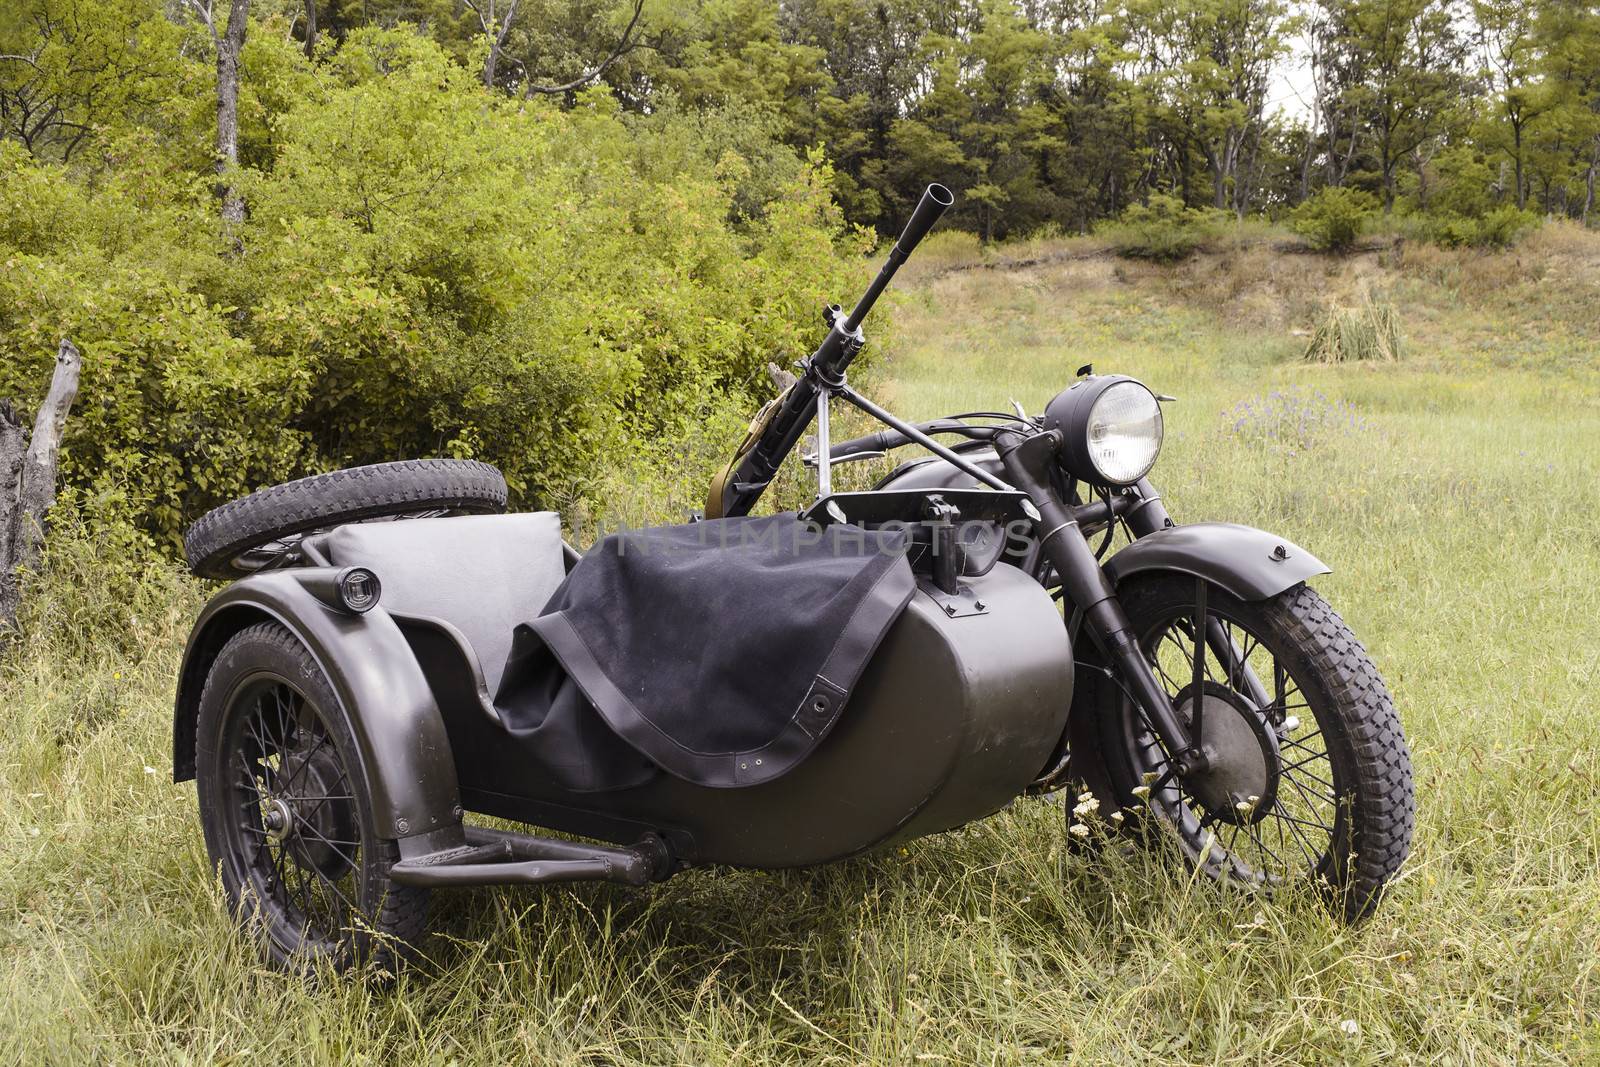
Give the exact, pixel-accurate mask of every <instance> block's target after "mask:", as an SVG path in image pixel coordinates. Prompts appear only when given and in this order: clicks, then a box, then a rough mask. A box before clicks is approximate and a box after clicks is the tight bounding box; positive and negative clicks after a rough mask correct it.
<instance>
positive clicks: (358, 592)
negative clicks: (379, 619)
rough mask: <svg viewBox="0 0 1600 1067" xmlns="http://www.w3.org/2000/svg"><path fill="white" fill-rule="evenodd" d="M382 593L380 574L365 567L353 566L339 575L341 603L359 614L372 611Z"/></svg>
mask: <svg viewBox="0 0 1600 1067" xmlns="http://www.w3.org/2000/svg"><path fill="white" fill-rule="evenodd" d="M382 593H383V586H382V584H380V583H379V581H378V576H377V575H376V574H373V573H372V572H371V571H369V570H367V569H366V568H365V567H351V568H350V569H349V570H347V571H345V572H344V573H343V574H341V575H339V603H341V604H343V605H344V606H345V609H346V610H348V611H353V612H355V613H356V614H357V615H360V614H362V613H363V612H366V611H371V610H372V607H373V605H375V604H377V602H378V597H379V596H381V595H382Z"/></svg>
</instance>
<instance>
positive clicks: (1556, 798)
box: [0, 241, 1600, 1065]
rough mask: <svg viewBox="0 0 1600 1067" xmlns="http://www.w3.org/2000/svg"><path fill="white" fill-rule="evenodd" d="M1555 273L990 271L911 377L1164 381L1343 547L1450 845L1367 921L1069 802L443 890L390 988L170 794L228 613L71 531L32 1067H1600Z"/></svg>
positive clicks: (1186, 501) (978, 278)
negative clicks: (902, 842)
mask: <svg viewBox="0 0 1600 1067" xmlns="http://www.w3.org/2000/svg"><path fill="white" fill-rule="evenodd" d="M1569 243H1572V242H1570V241H1569ZM1515 256H1517V257H1520V260H1519V261H1517V262H1515V263H1513V261H1512V257H1510V256H1503V257H1488V258H1484V257H1471V256H1466V255H1453V254H1452V255H1446V254H1443V253H1439V254H1435V253H1432V252H1429V253H1427V254H1425V255H1422V256H1421V257H1419V258H1417V259H1415V260H1408V261H1406V262H1403V263H1401V264H1399V265H1395V264H1389V265H1382V264H1377V263H1376V262H1375V261H1373V260H1372V259H1371V258H1370V257H1369V258H1368V259H1366V260H1357V261H1352V262H1349V263H1345V264H1343V265H1333V264H1331V263H1330V262H1329V261H1325V260H1322V259H1320V258H1318V257H1306V256H1285V257H1279V256H1274V255H1271V254H1269V253H1267V252H1265V251H1261V250H1256V251H1251V252H1248V253H1240V254H1239V255H1238V256H1235V257H1231V258H1230V257H1227V256H1224V257H1221V258H1215V257H1213V258H1208V259H1205V260H1202V261H1199V262H1197V263H1194V264H1190V265H1186V266H1184V267H1178V268H1155V267H1145V266H1137V267H1129V266H1128V265H1124V264H1117V263H1115V262H1113V261H1110V260H1108V259H1105V258H1103V257H1093V256H1090V257H1088V258H1073V257H1061V258H1058V259H1056V260H1051V261H1046V262H1043V263H1041V264H1040V265H1039V266H1037V267H1034V268H1029V269H1023V270H1013V271H1004V270H973V271H962V270H954V271H949V272H947V273H943V274H937V275H929V276H926V277H925V278H924V279H923V280H922V281H921V282H919V286H918V288H917V289H916V290H915V291H914V292H912V293H910V294H909V295H908V296H907V297H906V298H905V299H904V300H903V301H902V303H901V308H900V312H899V316H898V320H899V328H898V335H899V338H900V346H899V351H898V353H897V355H896V356H895V357H894V358H893V359H892V360H890V361H887V362H886V363H885V364H883V365H882V368H883V369H882V371H881V374H882V375H883V376H884V377H886V379H887V381H886V382H885V383H884V384H883V385H882V386H880V391H881V392H883V393H885V394H886V395H887V396H888V398H889V399H890V400H892V401H893V403H894V405H895V406H896V408H897V409H898V410H900V411H901V413H902V414H906V415H910V416H918V417H922V416H934V415H938V414H944V413H948V412H951V411H959V410H967V409H969V408H972V407H994V406H998V405H1003V404H1004V403H1005V402H1006V401H1007V400H1008V399H1009V398H1011V397H1015V398H1017V399H1018V400H1020V401H1022V402H1023V403H1025V404H1026V405H1028V406H1029V408H1030V409H1035V410H1037V409H1038V407H1039V406H1040V405H1042V404H1043V403H1044V402H1045V401H1046V400H1047V399H1048V398H1049V397H1050V396H1051V395H1052V394H1053V393H1054V392H1055V391H1057V390H1058V389H1059V388H1061V387H1062V386H1063V385H1064V384H1066V383H1067V382H1068V381H1069V380H1070V378H1071V375H1072V373H1073V371H1074V370H1075V369H1076V368H1077V367H1078V366H1079V365H1080V364H1083V363H1087V362H1091V361H1092V362H1093V363H1094V364H1095V366H1096V368H1097V369H1098V370H1102V371H1111V370H1117V371H1125V372H1128V373H1132V374H1135V375H1138V376H1140V377H1142V378H1144V379H1145V380H1147V381H1148V382H1150V384H1151V385H1152V386H1154V387H1155V388H1156V389H1157V390H1159V391H1163V392H1168V393H1172V394H1175V395H1177V396H1178V397H1179V400H1178V402H1177V403H1176V404H1173V405H1170V406H1168V408H1167V416H1168V446H1167V449H1166V452H1165V454H1164V456H1163V458H1162V460H1161V462H1160V464H1159V465H1158V467H1157V470H1156V474H1155V477H1156V479H1157V481H1158V484H1159V485H1160V487H1161V488H1162V490H1163V492H1164V494H1165V496H1166V499H1167V501H1168V503H1169V505H1170V507H1171V509H1172V510H1173V512H1174V514H1176V515H1177V516H1179V517H1180V518H1182V519H1185V520H1197V519H1226V520H1233V521H1241V522H1249V523H1253V524H1256V525H1260V526H1264V527H1266V528H1268V529H1272V530H1276V531H1279V532H1281V533H1282V534H1284V535H1285V536H1287V537H1290V538H1293V539H1294V540H1296V541H1298V542H1300V543H1301V544H1302V545H1304V546H1306V547H1307V548H1309V549H1311V550H1312V551H1314V552H1316V553H1317V554H1318V555H1320V556H1321V557H1322V558H1323V559H1324V560H1326V561H1327V562H1328V563H1329V564H1330V565H1332V566H1333V568H1334V573H1333V574H1332V575H1330V576H1329V577H1327V578H1325V579H1322V580H1320V581H1319V582H1318V585H1319V588H1321V589H1322V590H1323V591H1324V592H1325V593H1326V595H1327V596H1328V597H1329V598H1330V599H1331V600H1332V601H1333V603H1334V604H1335V606H1336V607H1337V608H1339V609H1340V610H1341V612H1342V613H1343V614H1344V615H1345V617H1346V618H1347V619H1348V620H1349V621H1350V623H1351V624H1352V626H1353V627H1354V629H1355V630H1356V632H1357V633H1358V634H1359V635H1360V636H1362V638H1363V639H1364V640H1365V641H1366V643H1367V645H1368V647H1369V649H1370V650H1371V652H1372V654H1373V655H1374V657H1375V658H1376V660H1377V662H1378V664H1379V667H1380V669H1381V670H1382V671H1383V673H1384V674H1385V676H1386V678H1387V679H1388V681H1389V683H1390V685H1391V687H1392V688H1393V690H1394V692H1395V697H1396V701H1397V703H1398V705H1399V707H1400V710H1401V714H1402V717H1403V719H1404V721H1405V724H1406V729H1407V731H1408V735H1409V737H1410V740H1411V743H1412V747H1413V754H1414V759H1415V764H1416V771H1417V795H1418V804H1419V813H1418V829H1417V838H1416V844H1415V848H1414V852H1413V856H1412V860H1411V862H1410V863H1409V864H1408V865H1407V868H1406V870H1405V872H1404V874H1403V876H1402V878H1401V879H1400V881H1399V883H1398V884H1397V885H1396V886H1395V889H1394V892H1393V894H1392V895H1391V897H1390V899H1388V900H1387V901H1386V902H1385V904H1384V906H1383V907H1382V908H1381V910H1380V911H1379V912H1378V914H1377V916H1376V918H1375V919H1373V920H1372V921H1371V922H1370V923H1368V924H1366V925H1365V926H1363V927H1361V928H1359V929H1353V930H1352V929H1345V928H1341V927H1339V926H1337V925H1335V924H1334V923H1332V922H1331V921H1330V920H1328V919H1327V918H1326V917H1324V916H1323V914H1322V913H1321V911H1320V910H1319V909H1318V908H1317V907H1316V905H1315V904H1314V902H1312V901H1310V900H1308V899H1305V898H1303V897H1298V896H1291V897H1289V898H1287V899H1282V900H1275V901H1273V902H1270V903H1263V902H1260V901H1257V900H1254V899H1251V898H1248V897H1243V896H1241V895H1239V894H1237V893H1229V892H1227V891H1224V890H1220V889H1217V888H1215V887H1212V886H1209V885H1205V884H1195V883H1194V882H1193V881H1192V880H1191V879H1190V878H1189V877H1188V876H1187V875H1185V874H1184V873H1183V871H1182V870H1181V869H1180V868H1179V867H1178V866H1177V865H1176V864H1175V863H1172V862H1170V861H1169V859H1168V858H1167V857H1165V856H1162V855H1154V856H1151V855H1127V854H1124V853H1122V852H1120V851H1118V850H1116V849H1103V850H1100V851H1099V852H1091V853H1087V854H1085V853H1076V852H1068V851H1067V850H1066V849H1065V848H1064V847H1063V833H1062V821H1063V820H1062V812H1061V809H1060V807H1059V806H1055V805H1052V804H1050V803H1047V802H1044V801H1034V800H1029V801H1023V802H1019V803H1018V804H1017V805H1016V806H1015V807H1014V808H1013V809H1012V810H1010V811H1009V812H1007V813H1005V814H1003V815H1000V816H997V817H995V818H993V819H990V820H988V821H986V822H983V823H981V824H978V825H974V826H971V827H968V828H967V829H965V830H963V831H960V832H958V833H954V834H948V835H944V836H941V837H937V838H931V839H927V840H924V841H920V842H917V843H915V844H913V845H912V846H910V847H909V848H907V849H905V850H903V851H895V852H893V853H890V854H887V855H882V856H876V857H873V858H870V859H866V860H862V861H858V862H852V863H847V864H842V865H838V866H835V867H831V868H827V869H822V870H816V871H806V872H787V873H778V874H766V873H754V872H744V873H728V872H714V871H695V872H690V873H688V874H686V875H684V876H682V877H680V878H678V879H675V880H673V881H671V882H668V883H665V884H663V885H661V886H658V887H654V888H652V889H650V890H648V891H642V892H640V891H630V890H622V889H616V888H612V887H576V888H571V889H553V890H548V891H533V890H513V891H505V890H498V891H481V892H477V891H474V892H460V893H456V894H451V895H443V894H441V895H438V896H436V898H435V900H436V907H435V928H436V929H437V930H438V931H439V933H438V935H437V936H436V937H434V938H433V939H432V940H431V941H430V943H429V944H428V945H427V946H426V950H427V953H428V955H429V957H430V959H431V961H432V962H431V963H430V964H429V965H427V966H426V967H424V968H422V969H421V970H419V971H418V972H415V973H413V974H410V975H408V976H407V977H406V978H405V979H403V980H402V981H401V983H400V984H399V985H398V986H397V987H396V988H393V989H385V988H382V987H378V986H374V985H371V984H366V983H362V982H357V981H338V980H333V979H327V978H324V979H321V980H316V981H304V980H298V979H293V978H287V977H283V976H280V975H276V974H272V973H269V972H266V971H264V970H263V969H261V968H260V967H259V966H258V965H257V964H256V962H255V961H254V958H253V957H252V955H251V954H250V952H249V951H248V949H246V948H245V947H243V946H241V945H240V944H239V943H238V942H237V941H236V939H235V938H234V937H233V936H232V933H231V930H230V927H229V924H228V922H227V919H226V917H225V915H224V913H223V911H222V908H221V905H220V903H219V901H218V897H217V893H216V891H215V888H214V886H213V884H212V881H211V878H210V876H209V875H208V873H207V871H206V863H205V859H204V852H203V848H202V845H201V842H200V836H199V829H198V824H197V820H196V817H195V810H194V807H195V805H194V797H193V791H192V787H187V786H185V787H181V788H180V787H174V786H173V785H172V784H171V783H170V781H169V780H168V770H169V756H168V752H169V736H168V731H169V714H170V711H169V708H170V696H171V690H172V679H173V675H174V671H175V668H176V664H177V660H178V655H179V650H180V646H181V641H182V638H183V636H184V634H185V632H186V628H187V624H188V620H189V619H190V618H191V617H192V612H193V611H194V609H195V607H196V604H197V602H198V600H197V593H196V591H195V590H194V589H193V588H192V587H190V586H189V585H188V584H187V583H186V582H183V581H181V580H177V579H174V578H171V577H169V576H163V575H159V574H158V575H152V576H149V577H147V579H146V581H145V583H144V585H143V586H141V587H139V589H137V590H135V591H134V592H131V593H130V592H128V591H126V590H111V591H106V590H102V589H99V588H97V586H96V583H95V582H94V581H93V574H94V566H95V560H94V553H95V551H96V549H95V546H93V545H92V544H87V543H82V542H71V543H70V544H68V548H67V549H66V550H63V553H62V555H63V558H64V560H65V562H64V563H62V564H61V565H60V566H59V567H58V573H56V574H54V575H53V576H52V577H51V579H50V580H49V582H48V583H47V584H46V585H45V586H44V588H43V590H42V591H41V592H40V594H39V597H38V598H37V599H36V600H35V602H34V606H33V608H32V609H31V610H32V611H33V615H34V627H33V630H32V632H31V634H30V636H29V638H28V639H27V640H26V641H25V642H24V643H22V645H21V646H20V647H18V648H17V649H15V650H14V651H13V653H12V655H11V656H10V658H9V660H8V661H7V663H6V664H5V666H4V668H3V673H0V687H3V690H0V691H3V693H4V701H5V704H4V706H5V714H4V716H3V718H0V988H3V989H4V996H0V1063H11V1062H16V1063H27V1064H34V1063H72V1062H85V1063H91V1062H92V1063H107V1062H114V1063H129V1064H134V1063H139V1064H143V1063H151V1062H158V1063H185V1062H187V1063H272V1064H280V1063H336V1062H354V1063H369V1062H370V1063H391V1062H406V1063H439V1064H445V1063H452V1062H454V1063H462V1064H468V1063H506V1062H538V1063H585V1064H659V1063H686V1064H723V1063H761V1062H774V1063H776V1062H785V1063H838V1064H847V1063H861V1062H870V1063H890V1064H916V1063H935V1064H937V1063H948V1064H1011V1063H1055V1062H1062V1061H1066V1062H1081V1063H1092V1064H1098V1063H1105V1062H1112V1063H1136V1064H1168V1063H1183V1064H1188V1063H1194V1064H1249V1065H1256V1064H1265V1063H1318V1064H1321V1063H1357V1064H1368V1063H1371V1064H1377V1063H1389V1062H1401V1063H1407V1062H1416V1063H1436V1062H1452V1063H1512V1062H1549V1063H1583V1062H1600V804H1597V802H1596V796H1597V795H1600V725H1597V718H1596V701H1595V696H1594V692H1595V685H1596V681H1597V680H1600V585H1597V578H1600V532H1597V530H1600V527H1597V526H1596V524H1595V522H1594V519H1593V516H1594V515H1595V514H1596V513H1597V512H1600V374H1597V372H1596V370H1595V363H1596V362H1597V360H1600V337H1597V331H1600V324H1597V323H1596V322H1595V321H1594V319H1593V313H1592V309H1593V308H1594V307H1595V306H1600V287H1597V285H1600V267H1597V266H1596V264H1595V262H1594V259H1593V258H1587V259H1586V258H1584V257H1593V256H1594V249H1593V248H1592V246H1590V245H1587V244H1582V243H1581V242H1577V243H1574V244H1573V247H1572V248H1568V247H1565V246H1563V247H1560V248H1545V249H1544V250H1543V251H1541V250H1540V247H1538V246H1535V247H1533V248H1532V249H1531V250H1529V249H1527V248H1524V249H1523V250H1520V251H1519V252H1518V253H1516V254H1515ZM1540 257H1543V258H1542V259H1541V258H1540ZM1552 264H1556V265H1558V266H1559V267H1560V277H1561V278H1562V283H1561V284H1560V285H1559V286H1555V285H1543V286H1541V285H1539V284H1538V280H1539V278H1540V277H1541V275H1540V272H1541V271H1544V270H1547V269H1552V270H1553V269H1555V268H1554V267H1552ZM1372 281H1376V282H1378V283H1380V284H1381V285H1382V287H1383V290H1384V292H1385V294H1386V296H1387V298H1388V299H1391V300H1392V301H1393V302H1394V304H1395V306H1396V307H1397V309H1398V311H1399V313H1400V316H1401V322H1402V330H1403V332H1404V333H1405V352H1406V355H1405V358H1404V360H1403V361H1402V362H1399V363H1392V364H1384V365H1381V366H1373V365H1349V364H1346V365H1337V366H1308V365H1306V364H1304V363H1302V362H1301V361H1300V359H1299V356H1300V353H1301V352H1302V351H1303V349H1304V346H1305V341H1304V337H1303V336H1302V333H1303V331H1304V329H1305V328H1306V327H1308V326H1309V324H1310V323H1311V322H1312V321H1314V317H1315V313H1316V311H1317V309H1319V308H1320V307H1321V306H1322V305H1323V303H1324V301H1325V300H1327V299H1329V298H1331V297H1333V296H1335V295H1337V294H1338V292H1341V291H1348V290H1349V289H1350V287H1352V286H1354V285H1356V284H1358V283H1359V284H1367V283H1369V282H1372ZM1274 393H1277V394H1278V395H1277V396H1273V394H1274ZM108 617H111V618H116V619H117V620H119V622H118V624H117V626H116V628H115V631H114V632H112V633H111V634H110V635H109V636H108V635H107V631H106V630H105V628H104V620H105V619H106V618H108ZM1350 1031H1353V1032H1350Z"/></svg>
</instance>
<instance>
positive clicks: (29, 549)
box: [0, 338, 83, 629]
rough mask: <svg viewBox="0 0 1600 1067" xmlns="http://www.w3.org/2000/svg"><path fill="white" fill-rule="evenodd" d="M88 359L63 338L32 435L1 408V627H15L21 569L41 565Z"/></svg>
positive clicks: (4, 406)
mask: <svg viewBox="0 0 1600 1067" xmlns="http://www.w3.org/2000/svg"><path fill="white" fill-rule="evenodd" d="M82 368H83V360H82V358H81V357H80V356H79V355H78V350H77V348H75V347H74V346H73V344H72V342H71V341H68V340H67V339H65V338H62V340H61V346H60V348H59V349H57V351H56V368H55V372H54V373H53V374H52V375H51V378H50V391H49V392H48V393H46V394H45V398H44V402H43V403H41V404H40V405H39V413H38V415H37V416H36V417H35V419H34V423H33V434H32V436H31V437H24V435H23V432H22V420H21V419H19V418H18V417H17V414H16V412H15V411H14V410H13V409H12V408H11V406H10V405H9V404H0V629H5V628H15V626H16V624H17V608H18V606H19V604H20V602H21V588H20V581H21V576H20V575H19V573H18V571H19V570H21V569H28V570H31V569H33V568H34V567H36V566H37V565H38V563H39V551H40V548H41V545H42V543H43V537H44V523H45V517H46V516H47V515H48V514H49V513H50V507H51V505H53V504H54V503H55V500H56V463H57V459H58V452H59V449H60V447H61V435H62V433H63V432H64V431H65V430H66V426H67V413H68V412H69V411H71V410H72V402H73V400H75V399H76V398H77V396H78V375H79V373H80V372H81V370H82Z"/></svg>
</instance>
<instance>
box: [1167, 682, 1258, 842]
mask: <svg viewBox="0 0 1600 1067" xmlns="http://www.w3.org/2000/svg"><path fill="white" fill-rule="evenodd" d="M1195 703H1196V702H1195V693H1194V691H1193V686H1186V687H1184V689H1183V690H1181V691H1180V692H1179V693H1178V696H1177V699H1175V700H1174V701H1173V704H1174V706H1175V707H1176V708H1177V710H1178V713H1179V714H1180V715H1182V716H1183V718H1184V719H1185V721H1187V722H1188V723H1190V725H1191V726H1192V725H1193V723H1194V712H1195ZM1199 707H1200V736H1199V737H1197V738H1196V741H1197V742H1198V743H1199V745H1200V747H1201V751H1203V752H1204V753H1205V755H1206V763H1205V766H1204V768H1203V769H1201V770H1199V771H1196V772H1194V773H1192V774H1189V775H1187V776H1185V777H1184V779H1183V784H1184V786H1185V788H1186V789H1187V790H1188V791H1189V793H1190V794H1191V795H1192V796H1193V797H1194V799H1195V800H1197V801H1198V802H1199V803H1200V805H1201V806H1202V807H1204V808H1205V809H1206V812H1207V814H1209V815H1211V816H1213V817H1215V818H1216V819H1218V820H1220V821H1222V822H1227V823H1233V824H1235V825H1246V824H1249V823H1256V822H1260V821H1261V820H1262V819H1263V818H1265V817H1266V815H1267V812H1268V810H1270V809H1271V807H1272V806H1273V804H1274V803H1275V802H1276V800H1277V794H1278V775H1279V769H1280V768H1281V767H1282V765H1283V764H1282V756H1281V755H1280V754H1279V751H1278V735H1277V733H1276V731H1274V730H1273V729H1272V727H1271V726H1269V725H1268V724H1267V722H1266V721H1265V720H1264V719H1263V718H1262V717H1261V715H1260V714H1258V713H1257V712H1256V710H1255V709H1254V708H1253V707H1251V705H1250V704H1249V702H1248V701H1246V700H1245V698H1244V697H1242V696H1240V695H1239V694H1238V693H1235V692H1234V691H1233V690H1231V689H1229V688H1227V687H1226V686H1223V685H1219V684H1217V683H1216V682H1210V681H1208V682H1206V683H1204V685H1203V686H1202V688H1201V690H1200V694H1199Z"/></svg>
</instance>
